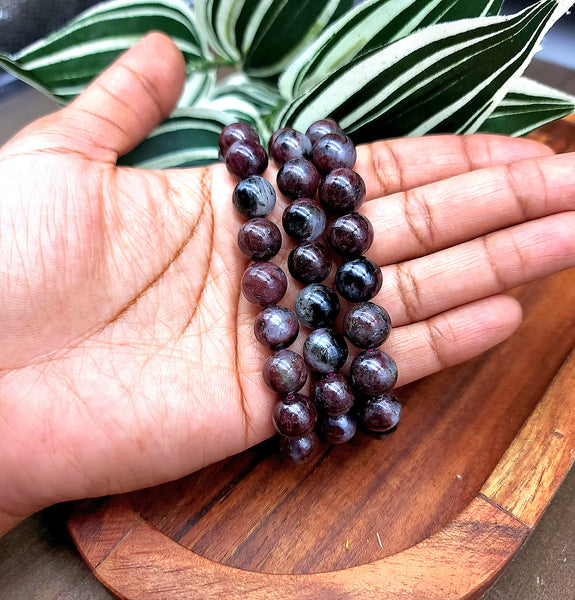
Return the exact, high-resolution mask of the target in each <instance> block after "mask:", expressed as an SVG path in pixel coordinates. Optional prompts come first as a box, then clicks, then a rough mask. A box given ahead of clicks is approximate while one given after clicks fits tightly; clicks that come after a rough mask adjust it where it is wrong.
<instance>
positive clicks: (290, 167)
mask: <svg viewBox="0 0 575 600" xmlns="http://www.w3.org/2000/svg"><path fill="white" fill-rule="evenodd" d="M320 181H321V177H320V174H319V173H318V171H317V169H316V168H315V167H314V165H313V164H312V163H311V162H310V161H309V160H305V159H304V158H295V159H293V160H288V161H287V162H286V163H285V164H284V165H283V167H282V168H281V169H280V170H279V171H278V174H277V184H278V188H279V191H280V192H281V193H282V194H283V195H284V196H286V197H287V198H289V199H290V200H295V199H296V198H313V196H315V193H316V192H317V189H318V187H319V184H320Z"/></svg>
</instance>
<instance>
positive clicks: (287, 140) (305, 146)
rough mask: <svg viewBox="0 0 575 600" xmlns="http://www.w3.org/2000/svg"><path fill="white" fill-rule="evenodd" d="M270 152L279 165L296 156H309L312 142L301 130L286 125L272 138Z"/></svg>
mask: <svg viewBox="0 0 575 600" xmlns="http://www.w3.org/2000/svg"><path fill="white" fill-rule="evenodd" d="M268 149H269V153H270V157H271V158H272V160H273V161H274V162H275V164H276V165H277V166H278V167H281V166H282V165H283V164H284V163H285V162H287V161H288V160H292V159H294V158H309V157H310V156H311V142H310V141H309V139H308V138H307V137H306V136H305V135H304V134H303V133H300V132H299V131H296V130H295V129H292V128H291V127H284V128H283V129H282V130H281V131H279V132H278V133H277V135H274V136H273V138H271V139H270V143H269V147H268Z"/></svg>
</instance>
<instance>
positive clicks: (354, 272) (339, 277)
mask: <svg viewBox="0 0 575 600" xmlns="http://www.w3.org/2000/svg"><path fill="white" fill-rule="evenodd" d="M382 282H383V276H382V274H381V269H380V268H379V267H378V266H377V265H376V264H375V263H374V262H373V261H371V260H369V258H366V257H365V256H362V257H360V258H356V259H355V260H348V261H346V262H344V263H342V264H341V265H339V267H338V269H337V271H336V272H335V287H336V289H337V291H338V293H339V294H340V295H341V296H343V297H344V298H345V299H346V300H349V301H350V302H367V301H368V300H371V299H372V298H373V297H374V296H375V295H376V294H377V293H378V292H379V290H380V289H381V284H382Z"/></svg>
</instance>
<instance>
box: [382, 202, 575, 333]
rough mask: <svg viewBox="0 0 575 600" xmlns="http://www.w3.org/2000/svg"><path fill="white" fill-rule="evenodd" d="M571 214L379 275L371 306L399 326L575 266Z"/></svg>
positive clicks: (491, 236)
mask: <svg viewBox="0 0 575 600" xmlns="http://www.w3.org/2000/svg"><path fill="white" fill-rule="evenodd" d="M573 231H575V212H566V213H561V214H557V215H552V216H549V217H544V218H543V219H538V220H536V221H529V222H528V223H524V224H522V225H517V226H515V227H511V228H509V229H504V230H501V231H497V232H495V233H491V234H488V235H486V236H483V237H481V238H478V239H476V240H472V241H470V242H466V243H465V244H460V245H459V246H455V247H453V248H450V249H448V250H442V251H441V252H437V253H435V254H431V255H429V256H425V257H422V258H418V259H415V260H412V261H408V262H404V263H399V264H397V265H393V266H389V267H385V268H383V269H382V275H383V285H382V291H381V292H380V293H379V294H378V295H377V297H376V300H375V301H376V302H377V303H378V304H381V306H384V307H385V308H386V310H388V311H389V313H390V316H391V320H392V323H393V324H394V325H395V326H401V325H405V324H408V323H415V322H417V321H421V320H423V319H427V318H428V317H430V316H431V315H435V314H438V313H441V312H444V311H446V310H449V309H451V308H453V307H456V306H459V305H462V304H466V303H468V302H472V301H474V300H478V299H480V298H484V297H487V296H492V295H494V294H498V293H500V292H503V291H505V290H508V289H511V288H513V287H515V286H518V285H522V284H524V283H527V282H528V281H532V280H534V279H537V278H539V277H543V276H545V275H549V274H551V273H555V272H556V271H561V270H563V269H567V268H570V267H572V266H575V236H574V235H573Z"/></svg>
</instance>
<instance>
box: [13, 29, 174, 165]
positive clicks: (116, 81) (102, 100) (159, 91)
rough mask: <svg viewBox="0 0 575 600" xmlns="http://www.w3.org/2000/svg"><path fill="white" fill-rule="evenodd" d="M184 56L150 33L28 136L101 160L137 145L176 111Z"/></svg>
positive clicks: (110, 158)
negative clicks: (38, 136)
mask: <svg viewBox="0 0 575 600" xmlns="http://www.w3.org/2000/svg"><path fill="white" fill-rule="evenodd" d="M184 81H185V63H184V58H183V56H182V54H181V52H180V51H179V50H178V48H177V47H176V46H175V44H174V43H173V42H172V41H171V40H170V39H169V38H168V37H167V36H165V35H164V34H161V33H151V34H148V35H147V36H145V37H144V38H143V39H141V40H140V41H139V42H138V43H137V44H136V45H135V46H134V47H133V48H131V49H130V50H128V51H127V52H125V53H124V54H122V55H121V56H120V57H119V58H118V59H117V60H116V61H115V62H114V63H112V65H110V67H108V68H107V69H106V70H105V71H104V72H103V73H102V74H101V75H100V76H99V77H98V78H97V79H95V80H94V81H93V82H92V83H91V84H90V85H89V86H88V88H87V89H86V90H85V91H84V92H83V93H82V94H81V95H80V96H78V98H76V100H74V102H72V103H71V104H70V105H69V106H67V107H66V108H64V109H62V110H60V111H58V112H56V113H54V114H53V115H50V116H48V117H45V118H44V119H40V120H39V121H37V122H35V123H34V124H33V126H32V127H30V128H28V129H27V130H26V131H25V132H26V134H29V133H34V132H36V133H38V134H41V135H42V139H41V140H40V142H41V143H42V147H45V146H47V145H58V146H61V147H65V148H66V149H68V150H71V151H76V152H80V153H83V154H85V155H87V156H88V157H89V158H93V159H96V160H101V161H103V162H115V161H116V159H117V157H118V156H121V155H123V154H125V153H126V152H129V151H130V150H131V149H132V148H134V147H135V146H137V145H138V144H139V143H140V142H141V141H142V140H143V139H144V138H145V137H146V136H147V135H148V134H149V133H150V132H151V131H152V130H153V129H154V128H155V127H156V126H157V125H159V124H160V123H161V122H162V121H163V120H165V119H166V118H167V117H168V116H169V114H170V113H171V112H172V110H173V109H174V107H175V105H176V103H177V101H178V98H179V96H180V94H181V91H182V87H183V84H184Z"/></svg>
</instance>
